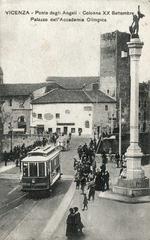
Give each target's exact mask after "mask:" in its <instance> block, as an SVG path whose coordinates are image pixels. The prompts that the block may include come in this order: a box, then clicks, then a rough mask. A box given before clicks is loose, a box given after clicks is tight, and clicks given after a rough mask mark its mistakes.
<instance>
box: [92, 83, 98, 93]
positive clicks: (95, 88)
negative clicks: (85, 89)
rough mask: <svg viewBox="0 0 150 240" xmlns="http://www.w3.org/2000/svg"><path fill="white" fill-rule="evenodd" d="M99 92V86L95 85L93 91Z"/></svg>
mask: <svg viewBox="0 0 150 240" xmlns="http://www.w3.org/2000/svg"><path fill="white" fill-rule="evenodd" d="M98 90H99V84H98V83H93V91H98Z"/></svg>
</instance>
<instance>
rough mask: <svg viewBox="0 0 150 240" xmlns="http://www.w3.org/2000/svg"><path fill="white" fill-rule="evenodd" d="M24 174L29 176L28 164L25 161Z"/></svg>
mask: <svg viewBox="0 0 150 240" xmlns="http://www.w3.org/2000/svg"><path fill="white" fill-rule="evenodd" d="M23 176H24V177H27V176H28V164H27V163H23Z"/></svg>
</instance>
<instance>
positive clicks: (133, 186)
mask: <svg viewBox="0 0 150 240" xmlns="http://www.w3.org/2000/svg"><path fill="white" fill-rule="evenodd" d="M113 192H114V193H118V194H121V195H125V196H130V197H136V196H146V195H150V185H149V179H148V178H146V177H145V178H139V179H133V180H129V179H118V183H117V185H116V186H113Z"/></svg>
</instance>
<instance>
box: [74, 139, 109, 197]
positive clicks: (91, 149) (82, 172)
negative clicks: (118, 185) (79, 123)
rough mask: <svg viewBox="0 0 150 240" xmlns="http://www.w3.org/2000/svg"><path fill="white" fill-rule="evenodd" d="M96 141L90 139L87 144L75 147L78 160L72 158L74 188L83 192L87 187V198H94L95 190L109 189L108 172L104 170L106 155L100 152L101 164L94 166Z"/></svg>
mask: <svg viewBox="0 0 150 240" xmlns="http://www.w3.org/2000/svg"><path fill="white" fill-rule="evenodd" d="M95 151H96V141H95V139H94V140H93V139H91V141H90V143H89V145H87V144H86V143H85V144H84V145H83V146H81V145H80V146H79V147H78V149H77V152H78V158H79V159H78V160H77V159H76V158H74V170H75V182H76V188H77V189H79V188H81V192H82V194H84V191H85V187H86V186H87V189H88V200H90V199H91V197H92V199H93V200H94V196H95V190H98V191H106V190H108V189H109V172H108V171H107V170H106V163H107V157H106V154H105V152H103V154H102V165H101V167H100V169H99V168H97V166H96V160H95Z"/></svg>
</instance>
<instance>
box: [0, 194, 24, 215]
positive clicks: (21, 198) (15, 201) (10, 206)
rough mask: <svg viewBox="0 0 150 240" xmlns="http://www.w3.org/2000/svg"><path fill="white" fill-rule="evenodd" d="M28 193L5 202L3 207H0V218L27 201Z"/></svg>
mask: <svg viewBox="0 0 150 240" xmlns="http://www.w3.org/2000/svg"><path fill="white" fill-rule="evenodd" d="M27 196H28V193H24V194H23V195H21V196H19V197H17V198H15V199H13V200H12V201H8V202H5V203H4V205H3V206H1V207H0V217H2V216H4V215H5V214H7V213H8V212H9V211H11V210H12V209H14V208H15V207H18V206H19V205H20V204H22V203H23V202H24V201H25V200H26V199H27Z"/></svg>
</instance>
